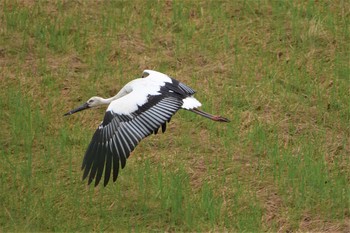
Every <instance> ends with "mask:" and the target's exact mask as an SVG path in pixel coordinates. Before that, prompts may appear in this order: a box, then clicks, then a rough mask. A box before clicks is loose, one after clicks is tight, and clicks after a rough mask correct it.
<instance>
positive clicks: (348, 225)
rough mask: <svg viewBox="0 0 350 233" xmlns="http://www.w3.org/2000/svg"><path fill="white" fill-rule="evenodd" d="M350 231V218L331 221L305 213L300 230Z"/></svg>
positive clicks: (335, 232)
mask: <svg viewBox="0 0 350 233" xmlns="http://www.w3.org/2000/svg"><path fill="white" fill-rule="evenodd" d="M349 231H350V219H349V218H347V219H344V220H342V221H339V220H338V221H337V222H331V221H327V220H324V219H320V218H318V217H317V216H316V217H311V215H310V214H308V213H305V214H304V215H303V216H302V218H301V220H300V223H299V229H298V232H332V233H333V232H334V233H337V232H339V233H340V232H349Z"/></svg>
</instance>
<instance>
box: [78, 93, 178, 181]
mask: <svg viewBox="0 0 350 233" xmlns="http://www.w3.org/2000/svg"><path fill="white" fill-rule="evenodd" d="M182 104H183V101H182V99H181V98H177V97H176V96H174V95H152V96H148V99H147V102H146V103H145V104H143V105H142V106H140V107H139V108H138V109H137V110H136V111H134V112H133V113H131V114H129V115H124V114H117V113H114V112H113V111H107V112H106V114H105V117H104V120H103V122H102V123H101V125H100V126H99V127H98V129H97V130H96V132H95V134H94V135H93V137H92V140H91V142H90V145H89V147H88V149H87V151H86V153H85V156H84V160H83V164H82V169H84V174H83V179H85V178H86V177H89V178H88V184H90V183H91V182H92V181H93V179H94V178H95V186H97V185H98V184H99V182H100V180H101V178H102V175H103V172H104V186H106V185H107V183H108V181H109V179H110V176H111V172H112V170H113V181H116V179H117V177H118V172H119V168H120V167H121V168H124V166H125V164H126V159H127V158H128V157H129V155H130V152H132V151H133V150H134V149H135V147H136V146H137V144H138V143H139V142H140V141H141V140H142V139H143V138H145V137H147V136H149V135H150V134H152V133H155V134H156V133H157V132H158V129H159V128H160V127H162V131H163V132H164V131H165V129H166V122H167V121H168V122H169V121H170V119H171V117H172V116H173V115H174V114H175V113H176V111H177V110H178V109H180V108H181V105H182Z"/></svg>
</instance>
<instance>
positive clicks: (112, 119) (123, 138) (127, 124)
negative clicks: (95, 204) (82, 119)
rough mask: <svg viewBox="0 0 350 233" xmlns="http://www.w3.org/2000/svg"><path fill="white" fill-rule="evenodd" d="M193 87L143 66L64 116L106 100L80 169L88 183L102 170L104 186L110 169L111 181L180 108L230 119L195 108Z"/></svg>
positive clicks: (163, 130) (97, 177) (101, 103)
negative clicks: (109, 93) (109, 92)
mask: <svg viewBox="0 0 350 233" xmlns="http://www.w3.org/2000/svg"><path fill="white" fill-rule="evenodd" d="M194 93H195V91H194V90H193V89H191V88H190V87H188V86H186V85H185V84H183V83H181V82H179V81H177V80H175V79H173V78H171V77H169V76H168V75H165V74H163V73H160V72H157V71H153V70H144V72H143V75H142V78H138V79H135V80H133V81H131V82H129V83H128V84H126V85H125V86H124V87H123V88H122V89H121V90H120V91H119V93H118V94H117V95H115V96H113V97H111V98H108V99H104V98H101V97H97V96H94V97H91V98H90V99H89V100H88V101H87V102H86V103H84V104H83V105H81V106H80V107H77V108H75V109H73V110H71V111H69V112H67V113H66V114H64V116H68V115H72V114H73V113H76V112H79V111H82V110H85V109H88V108H95V107H97V106H100V105H107V104H109V106H108V108H107V110H106V114H105V116H104V119H103V121H102V123H101V124H100V125H99V126H98V128H97V130H96V132H95V134H94V135H93V137H92V139H91V142H90V144H89V146H88V148H87V150H86V153H85V156H84V159H83V164H82V168H81V169H82V170H84V174H83V180H84V179H85V178H87V177H89V178H88V185H89V184H90V183H91V182H92V181H93V180H94V179H95V186H97V185H98V184H99V182H100V180H101V178H102V174H103V170H104V186H106V185H107V184H108V181H109V179H110V176H111V172H112V169H113V181H116V180H117V177H118V172H119V168H120V167H121V168H124V167H125V164H126V159H127V158H128V157H129V155H130V153H131V152H132V151H133V150H134V149H135V147H136V145H137V144H138V143H139V142H140V141H141V140H142V139H143V138H145V137H147V136H149V135H151V134H152V133H154V134H157V132H158V129H159V128H160V127H161V128H162V132H163V133H164V132H165V129H166V123H167V122H169V121H170V119H171V117H172V116H173V115H174V114H175V113H176V112H177V110H179V109H186V110H188V111H191V112H194V113H196V114H198V115H201V116H203V117H206V118H209V119H211V120H213V121H219V122H229V120H228V119H227V118H225V117H221V116H214V115H211V114H209V113H206V112H203V111H201V110H199V109H198V107H200V106H201V103H200V102H199V101H198V100H197V99H195V98H194V97H193V94H194ZM119 164H120V165H119Z"/></svg>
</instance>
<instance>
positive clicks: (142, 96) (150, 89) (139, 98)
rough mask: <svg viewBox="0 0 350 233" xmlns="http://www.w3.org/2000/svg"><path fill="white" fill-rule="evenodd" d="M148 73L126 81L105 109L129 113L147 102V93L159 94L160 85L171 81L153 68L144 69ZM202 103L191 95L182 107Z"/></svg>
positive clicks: (189, 107) (185, 107)
mask: <svg viewBox="0 0 350 233" xmlns="http://www.w3.org/2000/svg"><path fill="white" fill-rule="evenodd" d="M145 72H146V73H148V74H149V75H148V76H147V77H145V78H138V79H135V80H132V81H131V82H129V83H127V84H126V85H125V86H124V87H123V88H122V89H121V90H120V91H119V92H118V94H117V95H116V96H115V97H112V98H113V99H114V100H113V101H112V102H111V103H110V105H109V106H108V108H107V111H112V112H114V113H117V114H124V115H130V113H132V112H134V111H136V110H137V109H138V108H139V107H140V106H142V105H144V104H145V103H146V102H147V98H148V96H149V95H160V93H159V92H158V91H159V90H160V87H162V86H164V85H165V83H167V82H168V83H171V82H172V81H171V78H169V76H167V75H165V74H162V73H160V72H157V71H153V70H145V71H144V73H145ZM201 105H202V104H201V103H200V102H199V101H198V100H197V99H196V98H194V97H193V96H190V97H187V98H185V99H184V100H183V105H182V108H183V109H187V110H189V109H193V108H198V107H200V106H201Z"/></svg>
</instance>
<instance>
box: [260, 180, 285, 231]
mask: <svg viewBox="0 0 350 233" xmlns="http://www.w3.org/2000/svg"><path fill="white" fill-rule="evenodd" d="M256 194H257V197H258V198H259V200H260V202H261V203H262V206H263V208H264V212H263V216H262V223H263V225H264V228H265V230H267V231H272V230H275V229H277V232H289V231H290V227H291V226H290V223H289V222H288V219H287V218H286V216H285V215H284V214H283V201H282V199H281V197H280V196H279V195H278V193H277V191H276V188H275V187H273V186H271V185H267V184H264V185H259V190H258V191H257V192H256Z"/></svg>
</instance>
